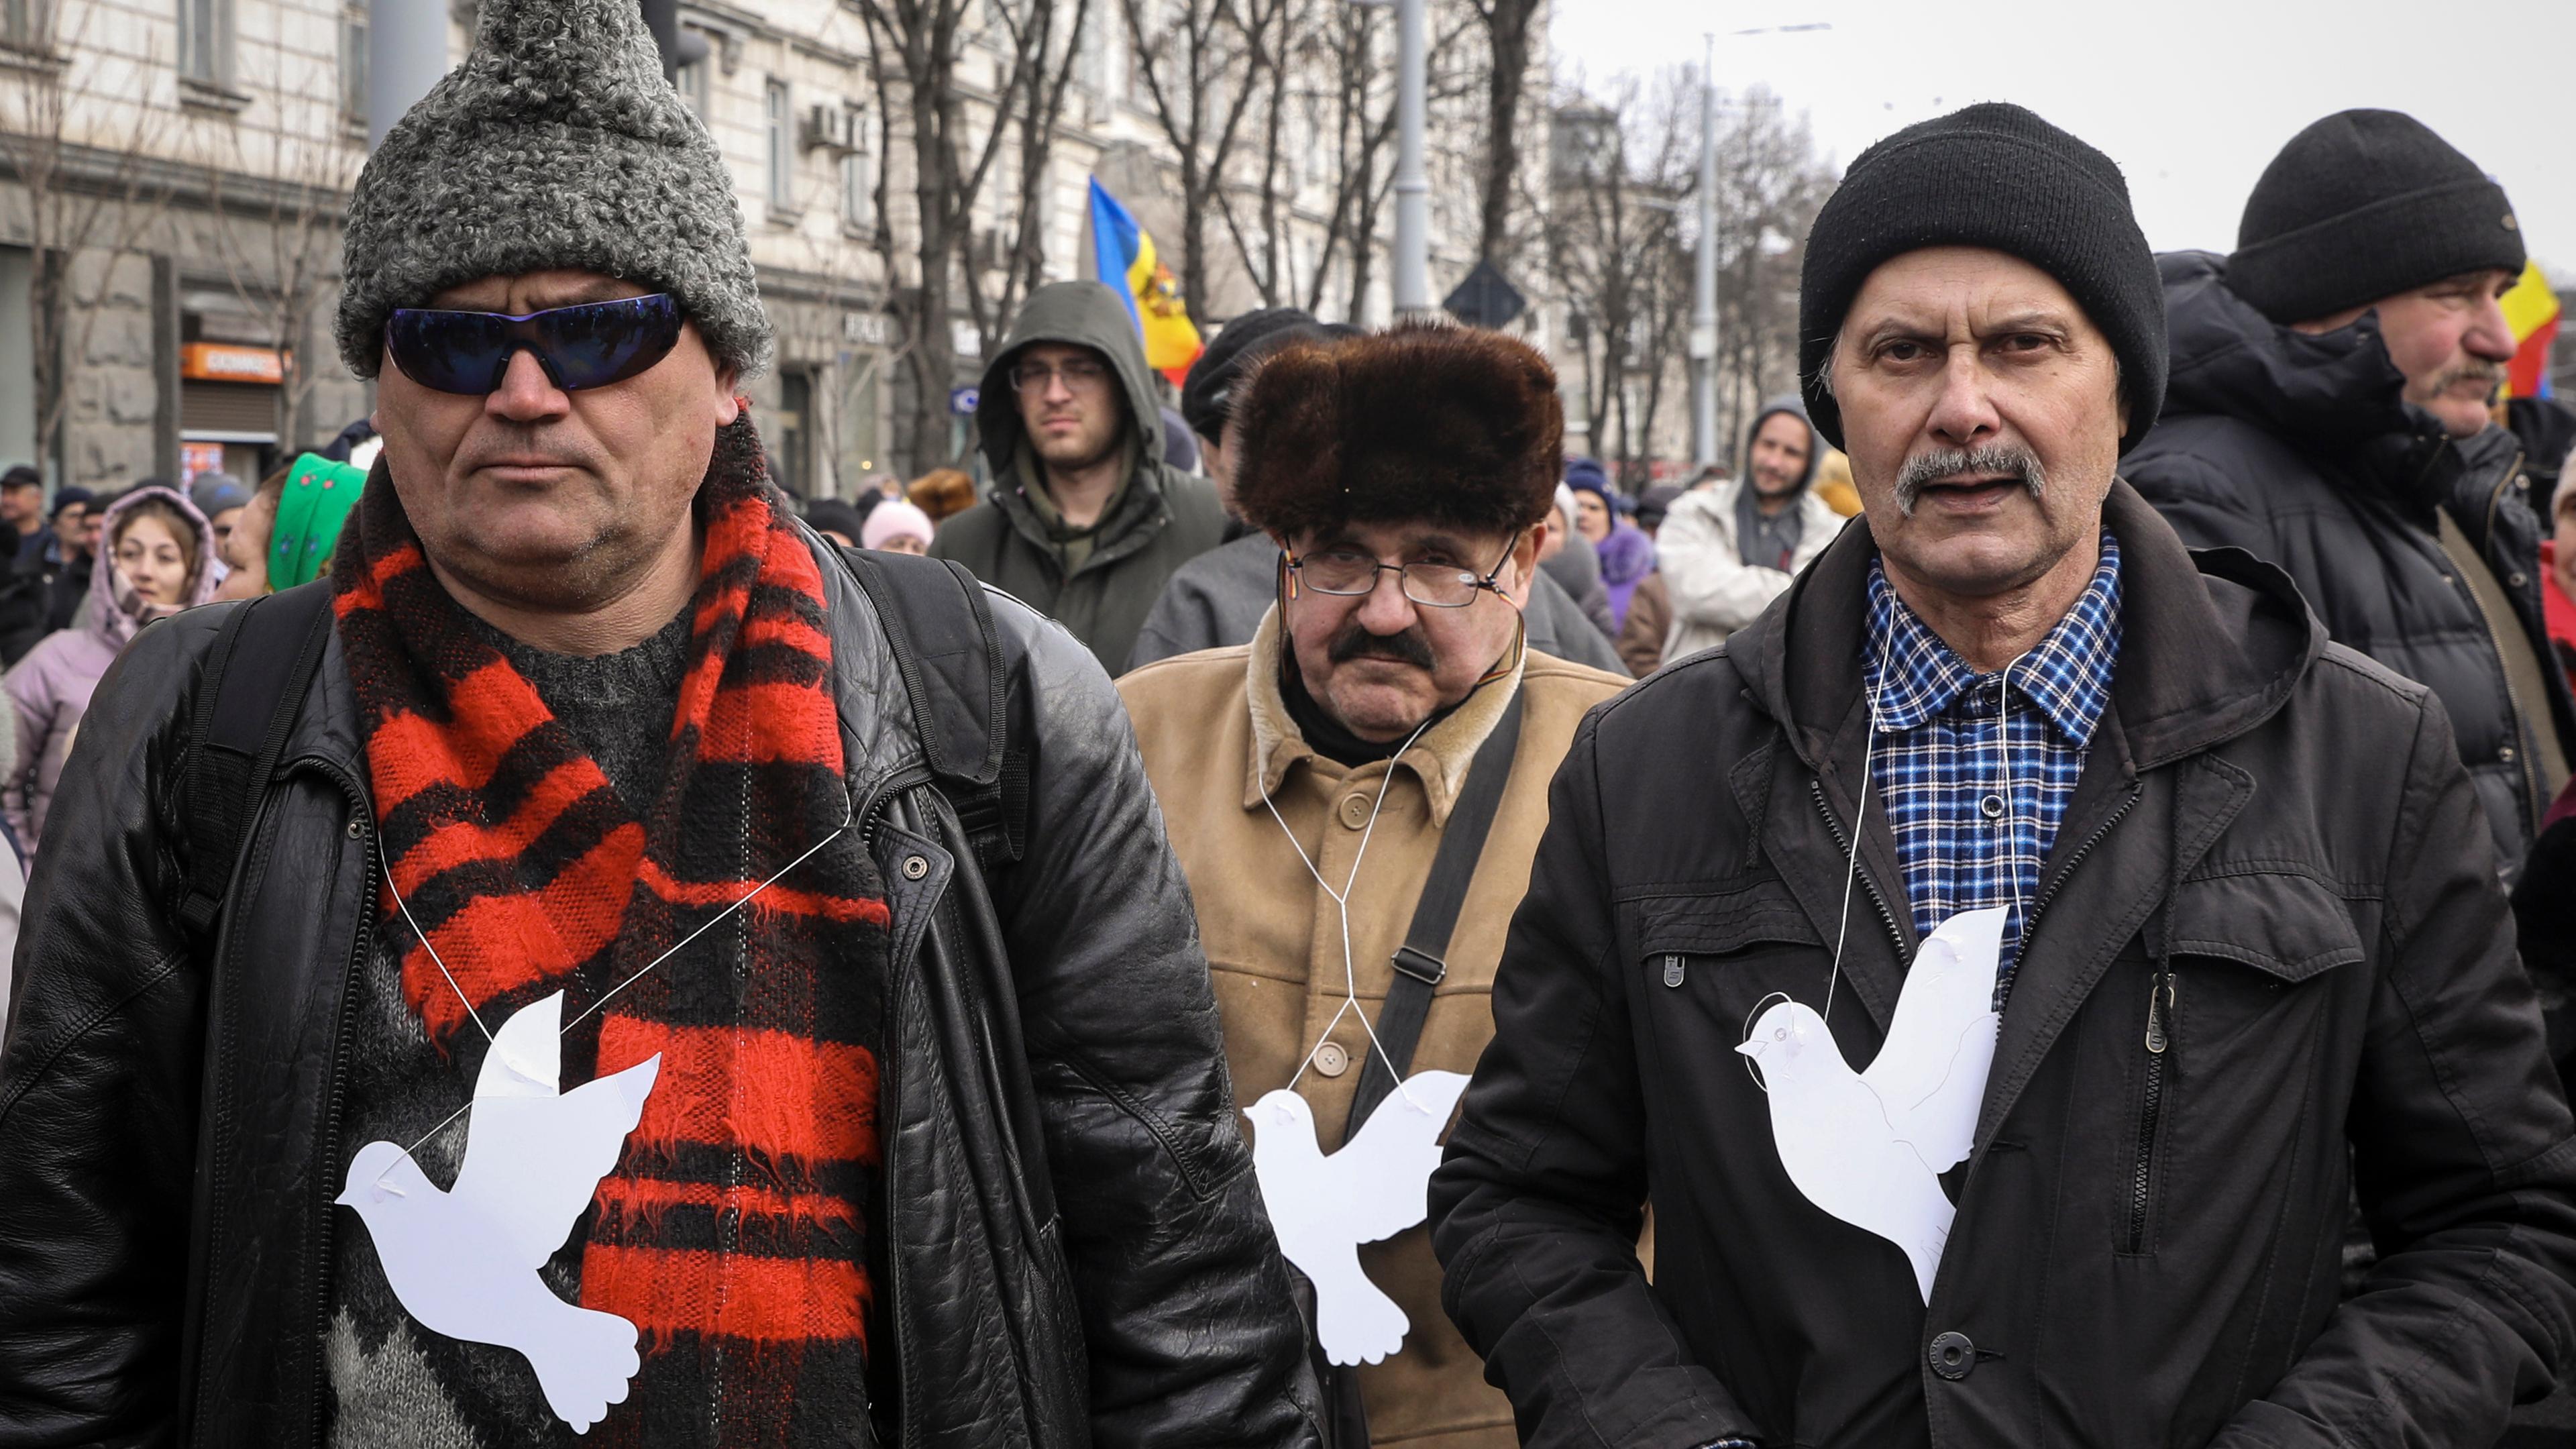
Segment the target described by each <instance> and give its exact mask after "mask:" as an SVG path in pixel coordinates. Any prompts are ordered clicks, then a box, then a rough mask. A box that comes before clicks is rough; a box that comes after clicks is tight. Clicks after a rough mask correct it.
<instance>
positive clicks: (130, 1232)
mask: <svg viewBox="0 0 2576 1449" xmlns="http://www.w3.org/2000/svg"><path fill="white" fill-rule="evenodd" d="M823 576H824V579H825V581H826V591H827V594H828V595H829V603H830V607H831V615H832V625H833V648H832V653H833V664H834V669H835V672H836V674H837V676H838V679H837V687H838V689H839V692H840V703H841V724H842V730H843V736H844V743H845V747H846V750H847V753H848V758H849V761H850V765H849V777H850V787H851V791H852V794H853V797H854V798H855V799H857V800H858V801H859V802H860V808H861V809H862V810H863V811H864V812H866V818H867V819H868V821H869V824H868V827H867V829H868V837H867V838H868V841H869V844H870V847H871V849H872V850H873V851H874V852H875V854H876V856H877V859H878V863H879V865H880V866H881V867H882V868H883V870H884V876H885V880H886V882H887V884H888V886H889V888H890V891H891V893H892V907H893V932H894V945H895V950H894V962H895V970H896V973H897V974H896V980H895V982H894V985H893V992H892V1000H893V1002H894V1007H893V1011H892V1014H891V1016H890V1019H889V1026H888V1033H889V1039H888V1042H887V1044H886V1051H885V1054H884V1074H883V1090H884V1093H885V1096H884V1100H883V1102H882V1104H881V1112H882V1122H883V1132H884V1141H885V1190H886V1193H887V1197H888V1200H889V1207H888V1209H887V1213H886V1216H887V1222H886V1230H887V1233H888V1234H889V1237H890V1239H891V1241H890V1243H889V1244H888V1251H887V1252H886V1254H885V1257H886V1259H887V1261H888V1263H889V1265H890V1266H889V1267H888V1268H887V1269H886V1270H885V1271H886V1275H887V1277H888V1278H889V1279H890V1280H891V1281H888V1282H885V1283H883V1284H882V1285H881V1288H882V1290H883V1292H884V1298H883V1299H882V1300H881V1302H882V1303H883V1304H884V1305H885V1306H884V1309H883V1314H884V1316H883V1317H882V1319H881V1328H880V1331H879V1332H880V1337H879V1339H878V1341H879V1343H880V1344H883V1345H888V1346H890V1347H891V1349H892V1353H893V1362H894V1366H895V1374H894V1377H893V1381H892V1383H893V1387H892V1388H890V1389H887V1390H885V1392H886V1393H887V1394H888V1395H890V1396H891V1398H892V1399H893V1401H894V1402H893V1404H892V1405H891V1406H890V1407H889V1406H884V1405H881V1406H880V1420H881V1423H882V1424H884V1425H885V1426H886V1428H887V1434H888V1442H889V1443H890V1444H897V1445H905V1446H913V1445H924V1446H927V1445H937V1446H943V1449H944V1446H984V1445H995V1446H999V1445H1012V1446H1078V1445H1083V1444H1088V1443H1091V1442H1094V1441H1097V1442H1100V1443H1103V1444H1114V1445H1220V1444H1221V1445H1229V1446H1230V1445H1244V1444H1264V1445H1313V1444H1315V1443H1316V1442H1317V1430H1316V1428H1315V1415H1314V1408H1313V1406H1314V1403H1315V1399H1314V1391H1313V1387H1312V1381H1311V1376H1310V1375H1309V1373H1308V1370H1307V1368H1306V1366H1305V1365H1306V1360H1305V1357H1304V1351H1303V1346H1304V1331H1303V1329H1302V1328H1301V1326H1300V1323H1299V1320H1298V1318H1297V1315H1296V1312H1295V1310H1294V1308H1293V1307H1292V1306H1291V1300H1290V1297H1289V1289H1288V1282H1287V1277H1286V1270H1285V1268H1284V1266H1283V1264H1282V1263H1281V1261H1280V1259H1279V1255H1278V1250H1277V1247H1276V1244H1275V1243H1274V1241H1273V1238H1272V1235H1271V1231H1270V1227H1269V1222H1268V1219H1267V1218H1266V1217H1265V1216H1264V1214H1263V1212H1262V1207H1261V1201H1260V1197H1259V1192H1258V1189H1257V1187H1256V1185H1255V1182H1254V1178H1253V1174H1252V1172H1251V1170H1250V1169H1251V1160H1250V1154H1249V1153H1248V1152H1247V1151H1246V1150H1245V1147H1244V1145H1243V1139H1242V1136H1241V1134H1240V1132H1239V1130H1238V1128H1237V1126H1236V1123H1235V1120H1234V1111H1233V1100H1232V1094H1231V1091H1230V1089H1229V1087H1228V1084H1227V1081H1226V1075H1225V1067H1224V1060H1223V1055H1222V1043H1221V1040H1220V1037H1219V1033H1218V1027H1217V1018H1216V1008H1215V1003H1214V1000H1213V997H1212V995H1211V992H1210V989H1209V985H1208V978H1207V968H1206V965H1205V963H1204V961H1203V960H1202V958H1201V956H1200V953H1199V947H1198V942H1197V938H1196V934H1195V930H1194V926H1193V919H1192V916H1191V912H1190V905H1189V899H1188V895H1187V890H1186V887H1185V886H1184V884H1183V882H1182V879H1181V873H1180V870H1179V868H1178V867H1177V866H1176V865H1175V864H1174V863H1173V860H1172V856H1171V854H1170V851H1169V849H1168V848H1167V847H1166V845H1165V843H1164V839H1163V828H1162V820H1161V817H1160V815H1159V814H1158V813H1157V812H1156V810H1155V807H1154V803H1153V798H1152V796H1151V794H1150V793H1149V792H1148V790H1147V788H1146V784H1145V776H1144V771H1143V769H1142V768H1141V766H1140V765H1139V763H1138V761H1137V758H1136V752H1135V746H1134V743H1133V740H1132V736H1131V735H1130V733H1129V731H1128V727H1127V722H1126V717H1125V715H1124V714H1123V713H1122V712H1121V711H1120V708H1119V704H1118V697H1117V695H1116V694H1115V693H1113V692H1112V691H1111V689H1110V687H1109V682H1108V680H1107V679H1106V678H1104V677H1103V676H1102V674H1101V672H1100V669H1099V667H1098V666H1097V665H1096V664H1095V663H1094V662H1093V661H1092V659H1091V656H1090V655H1089V653H1088V652H1087V651H1085V650H1084V649H1083V648H1082V647H1081V646H1080V645H1078V644H1076V643H1075V642H1074V641H1073V640H1072V639H1071V638H1070V637H1069V636H1067V635H1066V634H1065V633H1064V632H1063V631H1062V630H1061V629H1059V628H1057V627H1055V626H1054V625H1051V624H1049V623H1047V622H1046V621H1045V620H1043V619H1041V618H1039V617H1038V616H1037V615H1035V614H1033V613H1031V612H1030V611H1028V610H1027V609H1025V608H1023V607H1021V606H1020V605H1018V604H1016V603H1015V602H1013V601H1011V600H1009V599H1007V598H1004V597H1000V596H995V597H994V599H993V613H994V616H995V621H996V625H997V629H998V632H999V634H1000V636H1001V643H1002V648H1003V649H1004V651H1005V655H1006V657H1007V658H1009V659H1010V660H1011V661H1012V664H1013V668H1012V675H1011V685H1012V688H1011V699H1010V705H1011V708H1010V714H1011V719H1012V728H1013V730H1014V732H1015V734H1016V736H1017V739H1016V741H1015V745H1016V746H1017V747H1024V748H1026V749H1027V750H1028V752H1029V756H1030V767H1029V776H1030V803H1029V807H1028V808H1029V816H1028V831H1027V848H1026V851H1025V854H1024V856H1023V858H1022V859H1021V860H1020V862H1019V863H1017V864H1016V865H1012V866H1008V867H1004V868H1002V869H1001V870H999V871H998V872H997V873H996V874H995V877H994V880H993V885H992V889H991V891H990V894H989V898H988V896H987V893H986V892H985V891H984V890H981V889H977V888H975V883H976V881H977V880H978V877H977V875H976V872H975V867H974V864H973V857H972V855H971V853H970V850H969V847H968V844H967V842H966V840H965V837H964V835H963V834H962V832H961V831H960V829H959V828H958V825H957V823H956V819H955V816H954V815H953V813H952V812H951V811H950V810H949V808H948V806H947V803H946V801H945V800H944V799H943V798H942V797H941V796H940V795H939V794H938V792H937V790H936V789H935V788H934V787H933V786H931V784H930V783H929V776H928V773H927V770H926V769H925V768H924V764H923V752H922V749H921V746H920V743H919V741H918V739H917V737H916V735H915V733H914V730H913V728H912V726H911V723H910V718H911V716H910V714H909V713H908V711H907V709H906V695H905V691H904V684H903V680H902V678H901V676H900V674H899V672H898V671H897V669H896V667H895V663H894V660H893V659H892V657H891V654H890V651H889V650H888V649H887V647H886V645H885V643H884V639H883V636H882V633H881V631H880V628H879V625H878V623H877V619H876V616H875V614H874V611H873V609H872V606H871V605H870V604H869V602H868V600H867V598H866V596H865V595H864V594H862V593H861V592H860V591H859V590H858V589H857V587H856V586H855V585H854V584H853V583H852V581H851V579H850V578H849V576H848V575H847V574H846V573H845V572H844V571H843V570H842V569H841V567H840V566H839V565H838V563H837V562H826V563H825V565H824V568H823ZM221 621H222V613H221V609H220V606H219V607H217V608H209V609H200V610H197V611H194V612H192V613H189V614H186V615H183V616H181V617H179V618H177V619H174V620H172V621H171V622H169V623H167V624H163V625H159V626H156V627H154V628H151V629H148V630H146V631H145V632H144V634H143V635H142V636H141V637H140V638H138V639H137V640H136V641H135V643H134V645H133V647H132V648H130V649H129V650H128V651H127V652H126V654H125V657H124V658H123V659H122V660H120V661H119V663H118V664H117V666H116V668H115V669H114V670H112V671H111V672H110V674H109V675H108V677H107V679H106V680H105V681H104V682H102V684H101V685H100V688H99V692H98V696H97V699H96V701H95V702H94V703H93V704H92V705H91V707H90V713H89V717H88V721H87V725H86V727H85V728H84V730H83V732H82V736H81V739H80V742H79V747H78V750H77V751H76V758H75V760H74V762H73V765H72V768H71V769H70V770H69V771H67V772H66V774H65V777H64V783H63V786H62V789H61V792H60V793H59V794H58V796H57V797H56V798H57V802H58V803H57V805H56V811H57V813H56V814H55V816H54V822H55V823H54V824H53V825H52V826H51V828H49V830H48V831H47V835H46V841H45V850H44V854H43V857H42V861H41V864H40V865H39V867H38V869H37V871H36V876H35V880H34V882H33V883H32V885H31V888H30V890H29V894H28V899H27V909H26V915H25V920H26V927H25V931H24V935H23V937H22V939H21V945H20V952H19V957H18V979H19V981H20V983H21V985H20V990H19V992H18V996H17V1000H16V1003H15V1004H14V1006H13V1008H12V1017H11V1020H10V1023H9V1035H8V1038H7V1044H6V1050H5V1054H0V1446H5V1449H21V1446H37V1445H47V1446H51V1445H72V1444H82V1445H101V1444H106V1445H145V1444H177V1443H187V1444H193V1445H257V1446H262V1449H268V1446H276V1445H292V1444H313V1443H318V1442H321V1440H322V1438H323V1436H324V1434H325V1432H326V1431H327V1428H328V1426H327V1425H326V1424H324V1423H322V1422H321V1419H322V1413H321V1405H322V1403H323V1400H324V1397H325V1385H324V1379H325V1373H324V1368H323V1364H322V1358H321V1354H322V1346H323V1335H324V1324H323V1321H322V1320H323V1304H324V1300H325V1296H326V1293H327V1290H328V1282H327V1265H328V1263H329V1262H330V1257H329V1253H328V1251H327V1248H328V1244H329V1241H330V1238H331V1235H332V1234H333V1233H335V1232H341V1231H347V1230H348V1226H349V1225H348V1223H347V1221H346V1220H345V1218H343V1217H340V1216H338V1215H337V1211H336V1209H334V1208H333V1206H332V1205H331V1200H332V1196H333V1192H334V1181H335V1178H334V1172H333V1164H334V1163H336V1162H337V1160H338V1158H339V1157H340V1155H342V1153H343V1152H344V1150H345V1145H344V1144H343V1143H342V1142H341V1140H340V1138H341V1108H342V1084H343V1082H344V1080H345V1077H346V1075H347V1062H346V1055H347V1052H348V1041H349V1037H350V1031H349V1025H348V1022H347V1019H346V1015H347V1012H348V1009H349V1004H350V1002H351V1000H352V992H351V991H350V990H349V981H350V977H351V974H352V969H353V966H354V965H355V963H356V962H357V961H358V960H359V959H360V957H361V954H362V953H363V952H365V951H366V950H367V949H369V945H368V933H369V930H370V928H371V925H372V923H373V920H374V915H375V909H374V904H373V903H374V900H375V884H374V883H375V879H376V872H377V869H378V861H377V855H376V845H375V835H374V829H373V819H374V817H373V812H372V809H371V806H370V803H369V799H368V791H367V788H366V784H365V781H366V780H367V778H368V777H367V771H366V769H365V768H364V766H365V761H364V756H363V754H362V752H361V748H360V744H359V739H358V734H357V730H356V722H355V719H354V713H353V709H354V706H353V699H352V692H351V688H350V685H349V681H348V677H347V674H346V672H345V666H344V665H343V663H342V660H341V656H340V653H339V649H338V646H337V641H336V640H335V641H334V642H333V644H332V647H331V648H330V650H329V652H328V653H327V655H326V656H325V659H324V663H323V673H322V675H321V677H320V678H319V679H318V680H317V681H316V685H315V688H314V689H313V691H312V693H311V694H310V696H309V697H308V698H307V700H306V702H305V705H304V708H303V711H302V714H301V716H300V718H299V719H298V721H297V724H296V726H295V729H294V732H293V734H292V736H291V741H290V744H289V746H288V748H287V750H286V751H285V754H284V755H283V757H282V758H284V759H285V760H286V761H288V765H287V767H286V770H285V775H284V778H283V780H282V782H281V783H280V784H279V785H278V786H277V787H276V788H275V789H274V790H273V791H272V792H271V794H270V797H269V804H268V806H267V808H266V809H265V810H264V812H263V813H262V816H261V818H260V820H259V821H258V822H257V823H256V825H255V826H254V828H253V830H252V832H251V836H250V840H249V843H248V845H247V847H246V848H245V850H244V852H243V863H242V865H241V867H240V874H239V875H238V876H237V878H236V883H235V887H234V892H233V896H232V901H233V904H232V907H231V910H230V914H229V923H228V925H227V926H226V928H225V931H224V934H223V936H222V938H221V940H220V942H219V943H218V944H217V945H216V947H215V949H214V950H212V951H204V950H200V949H197V948H195V947H193V946H192V945H191V943H190V941H189V940H188V939H187V938H186V937H185V936H184V935H183V933H182V931H181V929H180V927H179V925H178V923H177V918H176V912H175V905H176V901H177V899H178V892H179V889H180V882H181V863H180V861H179V859H178V857H177V855H176V854H175V850H176V848H177V842H179V841H180V840H181V839H182V838H183V836H182V833H181V832H180V831H178V830H177V829H176V828H175V827H174V824H173V822H172V820H171V818H170V812H171V810H172V808H173V795H174V786H175V782H176V779H177V774H176V769H175V767H176V765H177V761H178V757H179V752H180V747H181V743H182V740H183V737H184V735H185V733H186V722H187V720H188V719H189V717H190V704H191V699H192V697H193V695H194V691H195V684H196V680H197V677H198V671H199V669H200V668H201V665H202V661H203V659H204V657H205V655H206V652H207V649H208V646H209V645H210V644H211V643H212V641H213V639H214V637H215V633H216V630H217V628H218V626H219V625H220V623H221ZM916 858H918V860H919V861H920V862H923V863H925V864H926V867H927V868H926V869H922V868H920V867H918V866H913V867H912V868H906V867H907V866H912V862H913V861H914V860H915V859H916ZM916 877H917V878H916ZM1041 1151H1043V1154H1044V1155H1043V1158H1042V1159H1041V1157H1040V1156H1039V1154H1040V1152H1041Z"/></svg>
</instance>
